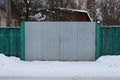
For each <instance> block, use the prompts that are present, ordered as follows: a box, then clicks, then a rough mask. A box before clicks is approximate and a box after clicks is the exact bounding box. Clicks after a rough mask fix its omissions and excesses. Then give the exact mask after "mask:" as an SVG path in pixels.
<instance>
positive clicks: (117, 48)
mask: <svg viewBox="0 0 120 80" xmlns="http://www.w3.org/2000/svg"><path fill="white" fill-rule="evenodd" d="M100 43H101V49H100V55H120V27H114V26H113V27H101V42H100Z"/></svg>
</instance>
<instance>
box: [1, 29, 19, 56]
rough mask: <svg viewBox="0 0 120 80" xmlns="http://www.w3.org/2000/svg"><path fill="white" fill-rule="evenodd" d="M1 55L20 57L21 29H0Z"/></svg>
mask: <svg viewBox="0 0 120 80" xmlns="http://www.w3.org/2000/svg"><path fill="white" fill-rule="evenodd" d="M0 53H3V54H5V55H7V56H16V57H20V54H21V53H20V28H0Z"/></svg>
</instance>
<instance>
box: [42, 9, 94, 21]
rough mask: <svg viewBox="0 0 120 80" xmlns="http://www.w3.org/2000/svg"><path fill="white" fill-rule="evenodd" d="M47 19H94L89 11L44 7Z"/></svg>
mask: <svg viewBox="0 0 120 80" xmlns="http://www.w3.org/2000/svg"><path fill="white" fill-rule="evenodd" d="M40 13H42V14H43V15H46V19H45V21H90V22H91V21H92V19H91V18H90V16H89V14H88V12H87V11H84V10H78V9H66V8H54V9H42V10H40Z"/></svg>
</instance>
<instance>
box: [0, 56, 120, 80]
mask: <svg viewBox="0 0 120 80" xmlns="http://www.w3.org/2000/svg"><path fill="white" fill-rule="evenodd" d="M17 77H18V78H20V77H22V78H28V77H29V78H38V79H37V80H39V78H41V79H61V80H67V79H71V80H74V79H75V80H81V79H82V80H83V79H85V80H93V79H94V80H98V79H97V78H99V80H100V79H101V80H103V79H102V78H105V79H104V80H120V56H103V57H100V58H99V59H98V60H97V61H93V62H79V61H76V62H60V61H32V62H28V61H21V60H20V59H19V58H15V57H7V56H5V55H3V54H0V80H2V78H17ZM107 78H109V79H107ZM11 80H12V79H11ZM33 80H34V79H33Z"/></svg>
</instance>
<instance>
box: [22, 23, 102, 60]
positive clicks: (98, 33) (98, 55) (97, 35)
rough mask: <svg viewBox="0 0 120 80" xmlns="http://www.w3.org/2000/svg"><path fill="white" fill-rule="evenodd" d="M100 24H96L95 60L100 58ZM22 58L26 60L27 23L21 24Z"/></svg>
mask: <svg viewBox="0 0 120 80" xmlns="http://www.w3.org/2000/svg"><path fill="white" fill-rule="evenodd" d="M100 26H101V25H100V23H96V36H95V37H96V38H95V39H96V40H95V47H96V50H95V59H98V58H99V57H100ZM20 43H21V46H20V48H21V49H20V52H21V54H20V58H21V60H25V22H21V23H20Z"/></svg>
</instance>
